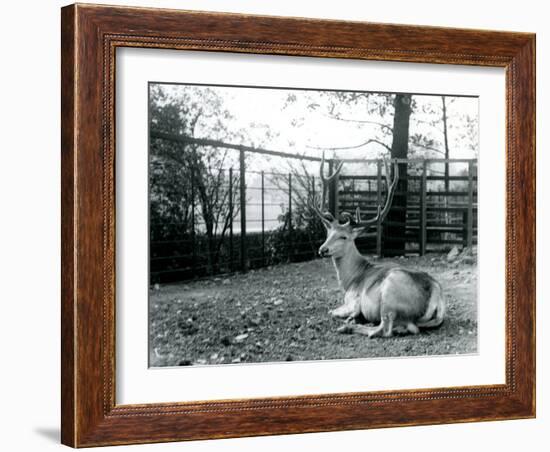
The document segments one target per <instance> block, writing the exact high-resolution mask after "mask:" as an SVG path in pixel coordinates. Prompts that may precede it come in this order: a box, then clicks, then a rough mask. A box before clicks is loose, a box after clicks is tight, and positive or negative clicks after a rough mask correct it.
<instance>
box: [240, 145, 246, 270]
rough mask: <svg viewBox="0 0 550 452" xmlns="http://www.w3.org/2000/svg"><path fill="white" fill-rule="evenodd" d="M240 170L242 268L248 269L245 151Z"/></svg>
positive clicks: (242, 152)
mask: <svg viewBox="0 0 550 452" xmlns="http://www.w3.org/2000/svg"><path fill="white" fill-rule="evenodd" d="M239 171H240V178H239V179H240V186H239V188H240V206H241V207H240V208H241V270H242V271H246V270H247V267H248V265H247V256H246V254H247V253H246V176H245V172H246V166H245V161H244V151H243V150H241V151H240V154H239Z"/></svg>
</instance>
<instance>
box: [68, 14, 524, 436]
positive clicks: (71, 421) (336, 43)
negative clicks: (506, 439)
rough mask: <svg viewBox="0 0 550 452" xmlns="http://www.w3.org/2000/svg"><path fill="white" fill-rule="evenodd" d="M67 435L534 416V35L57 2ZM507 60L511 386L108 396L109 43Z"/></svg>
mask: <svg viewBox="0 0 550 452" xmlns="http://www.w3.org/2000/svg"><path fill="white" fill-rule="evenodd" d="M61 35H62V68H61V69H62V141H61V143H62V144H61V146H62V149H61V154H62V272H61V274H62V312H61V314H62V349H61V357H62V359H61V363H62V365H61V385H62V431H61V436H62V442H63V443H64V444H66V445H70V446H73V447H84V446H100V445H113V444H132V443H149V442H162V441H180V440H196V439H208V438H227V437H238V436H254V435H273V434H285V433H301V432H319V431H336V430H348V429H364V428H376V427H390V426H403V425H425V424H441V423H451V422H468V421H485V420H498V419H519V418H530V417H534V416H535V35H533V34H528V33H510V32H495V31H481V30H466V29H449V28H436V27H419V26H408V25H388V24H373V23H358V22H339V21H328V20H313V19H298V18H280V17H264V16H247V15H237V14H220V13H206V12H189V11H175V10H162V9H144V8H126V7H109V6H93V5H79V4H76V5H71V6H67V7H64V8H63V9H62V28H61ZM118 47H147V48H163V49H180V50H203V51H204V50H207V51H216V52H236V53H254V54H273V55H297V56H315V57H329V58H352V59H365V60H382V61H394V62H418V63H439V64H460V65H474V66H493V67H502V68H505V70H506V117H507V119H506V138H507V142H506V383H505V384H502V385H491V386H473V387H452V388H442V389H430V388H425V389H418V390H400V391H381V392H364V393H343V394H320V395H315V396H299V397H276V398H263V399H243V400H219V401H214V402H178V401H174V402H173V403H163V404H148V405H123V406H121V405H117V404H116V403H115V366H116V363H115V315H116V313H115V249H114V243H115V202H114V201H115V174H114V159H115V134H114V130H115V124H114V118H115V105H114V99H115V97H114V86H115V65H116V59H115V50H116V49H117V48H118Z"/></svg>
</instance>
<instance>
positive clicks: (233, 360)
mask: <svg viewBox="0 0 550 452" xmlns="http://www.w3.org/2000/svg"><path fill="white" fill-rule="evenodd" d="M231 362H232V363H233V364H237V363H240V362H241V358H235V359H232V360H231Z"/></svg>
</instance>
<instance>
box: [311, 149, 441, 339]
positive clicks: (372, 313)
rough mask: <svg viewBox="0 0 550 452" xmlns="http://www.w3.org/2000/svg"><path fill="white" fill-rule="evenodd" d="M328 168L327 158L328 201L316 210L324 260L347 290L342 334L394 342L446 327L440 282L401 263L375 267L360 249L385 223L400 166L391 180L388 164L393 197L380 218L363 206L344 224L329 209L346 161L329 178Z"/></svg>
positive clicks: (341, 315)
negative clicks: (332, 187) (359, 241)
mask: <svg viewBox="0 0 550 452" xmlns="http://www.w3.org/2000/svg"><path fill="white" fill-rule="evenodd" d="M324 163H325V157H324V155H323V158H322V160H321V165H320V175H321V181H322V184H323V189H322V197H321V201H320V202H319V199H318V198H315V199H314V200H313V202H312V203H311V207H312V209H313V211H314V212H315V213H316V214H317V216H318V217H319V218H320V219H321V221H322V223H323V225H324V226H325V228H326V231H327V237H326V240H325V242H324V243H323V244H322V245H321V247H320V248H319V255H320V256H321V257H330V258H332V262H333V264H334V267H335V269H336V274H337V276H338V282H339V284H340V286H341V288H342V290H343V291H344V303H343V304H342V305H341V306H339V307H338V308H336V309H334V310H332V311H331V314H332V315H333V316H334V317H338V318H342V319H346V323H345V324H344V325H343V326H341V327H340V328H339V329H338V331H339V332H340V333H357V334H362V335H365V336H368V337H369V338H370V337H377V336H383V337H391V336H392V335H393V333H400V334H403V333H405V334H406V333H410V334H418V333H419V332H420V328H435V327H438V326H439V325H441V323H442V322H443V318H444V316H445V301H444V298H443V294H442V289H441V285H440V284H439V283H438V282H437V281H436V280H435V279H434V278H432V277H431V276H430V275H428V274H427V273H425V272H422V271H416V270H412V269H410V268H406V267H402V266H399V265H395V264H373V263H371V262H369V260H368V259H367V258H366V257H365V256H363V255H361V253H360V252H359V251H358V249H357V247H356V245H355V239H356V238H357V237H359V236H361V235H364V234H365V233H366V232H367V231H368V229H369V227H370V226H372V225H376V224H378V223H379V222H380V223H381V222H382V221H383V220H384V218H385V217H386V215H387V214H388V212H389V210H390V206H391V203H392V200H393V196H394V194H395V189H396V186H397V181H398V178H399V169H398V165H397V163H396V162H395V166H394V177H393V180H391V179H390V169H389V165H388V162H387V161H384V164H385V179H386V185H387V194H386V201H385V204H384V206H383V207H381V206H380V205H378V206H377V214H376V215H375V216H374V217H373V218H370V219H363V218H362V216H361V211H360V209H359V207H357V208H356V210H355V215H351V214H350V213H347V212H344V213H342V215H341V216H342V219H343V220H344V222H340V221H339V220H338V219H337V218H335V217H334V215H332V214H331V213H330V212H328V211H327V210H326V208H325V199H326V196H325V194H326V192H327V189H328V185H329V184H330V182H332V181H333V180H335V178H336V177H337V176H338V174H339V173H340V171H341V169H342V164H343V162H340V164H339V165H338V166H337V168H336V169H335V170H334V172H333V174H330V175H328V176H325V174H324ZM317 203H319V205H317ZM366 324H373V325H374V326H367V325H366Z"/></svg>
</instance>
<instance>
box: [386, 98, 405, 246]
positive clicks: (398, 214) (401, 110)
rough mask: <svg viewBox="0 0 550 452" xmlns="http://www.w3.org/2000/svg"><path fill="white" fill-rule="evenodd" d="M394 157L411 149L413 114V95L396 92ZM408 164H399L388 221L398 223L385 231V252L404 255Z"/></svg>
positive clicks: (392, 151) (399, 156)
mask: <svg viewBox="0 0 550 452" xmlns="http://www.w3.org/2000/svg"><path fill="white" fill-rule="evenodd" d="M393 104H394V108H395V113H394V116H393V139H392V145H391V158H392V159H396V158H399V159H406V158H407V154H408V151H409V119H410V116H411V95H410V94H396V95H395V99H394V102H393ZM407 186H408V181H407V164H406V163H400V164H399V181H398V183H397V190H396V194H395V196H394V198H393V203H392V207H391V209H390V212H389V213H388V216H387V217H386V221H388V222H395V223H397V224H395V225H391V226H386V227H385V232H384V244H383V248H382V249H383V254H384V255H385V256H402V255H404V254H405V243H406V240H405V234H406V221H407V195H406V193H407Z"/></svg>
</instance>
